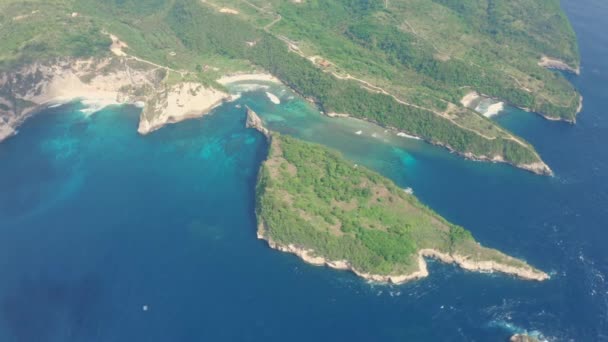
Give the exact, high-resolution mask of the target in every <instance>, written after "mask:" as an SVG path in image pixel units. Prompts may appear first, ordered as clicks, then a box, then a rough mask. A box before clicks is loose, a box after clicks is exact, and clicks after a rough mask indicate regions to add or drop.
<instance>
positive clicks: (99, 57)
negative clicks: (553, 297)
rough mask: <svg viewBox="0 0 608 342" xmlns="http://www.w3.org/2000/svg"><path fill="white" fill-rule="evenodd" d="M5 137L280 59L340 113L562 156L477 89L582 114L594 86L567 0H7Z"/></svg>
mask: <svg viewBox="0 0 608 342" xmlns="http://www.w3.org/2000/svg"><path fill="white" fill-rule="evenodd" d="M0 9H1V13H2V15H0V27H1V28H2V29H1V30H0V41H1V42H2V43H0V46H1V47H2V49H1V50H0V51H1V52H0V140H1V139H4V138H6V137H8V136H10V135H12V134H15V133H16V130H17V127H18V126H19V125H20V124H21V123H22V122H23V121H24V120H25V119H26V118H27V117H29V116H30V115H31V114H33V113H35V112H37V111H39V110H40V109H42V108H44V107H45V106H48V105H52V104H55V103H57V102H65V101H67V100H73V99H75V98H87V99H88V98H90V99H92V100H101V102H102V103H133V104H138V105H141V106H143V107H144V109H143V111H142V116H141V123H140V127H139V132H140V133H142V134H146V133H149V132H151V131H153V130H155V129H158V128H159V127H161V126H162V125H164V124H166V123H171V122H177V121H180V120H184V119H187V118H191V117H194V116H200V115H202V114H204V113H206V112H208V111H209V110H210V109H212V108H214V107H215V106H216V105H219V104H221V103H222V102H223V101H227V100H229V99H230V95H229V94H228V93H227V89H226V88H225V87H224V86H223V85H222V84H221V83H220V82H218V81H217V80H218V79H220V78H221V77H223V76H226V75H233V74H241V73H259V72H263V73H270V74H272V75H273V76H274V77H276V78H277V79H278V80H280V81H281V82H282V83H284V84H285V85H287V86H289V87H291V88H292V89H293V90H295V91H296V92H298V93H299V94H300V95H302V96H303V97H305V98H307V99H309V100H310V101H311V102H312V103H313V104H314V105H316V106H318V108H319V109H320V110H321V111H322V112H324V113H326V114H328V115H334V116H345V115H348V116H353V117H357V118H360V119H364V120H368V121H370V122H374V123H377V124H379V125H382V126H384V127H387V128H393V129H395V130H398V131H401V132H405V133H407V134H409V135H412V136H416V137H420V138H422V139H424V140H426V141H428V142H429V143H432V144H436V145H440V146H443V147H445V148H447V149H449V150H450V151H452V152H454V153H458V154H460V155H462V156H464V157H466V158H470V159H477V160H486V161H491V162H505V163H509V164H512V165H514V166H516V167H519V168H522V169H525V170H529V171H532V172H535V173H539V174H551V173H552V171H551V169H550V168H549V166H547V165H546V164H545V163H544V162H543V161H542V159H541V157H540V156H539V154H538V153H537V152H536V151H535V149H534V147H533V146H531V145H530V144H529V143H528V142H526V141H525V140H524V139H523V138H521V137H518V136H516V135H514V134H513V133H511V132H509V131H507V130H506V129H504V128H502V127H500V126H498V125H497V124H495V123H494V122H493V121H491V120H488V119H487V118H486V117H484V115H482V114H480V113H476V112H475V111H473V110H471V109H470V108H469V107H471V105H470V102H471V101H463V99H464V98H466V97H467V96H469V97H470V96H471V94H477V95H476V96H481V97H489V98H496V99H500V100H502V101H504V102H506V103H508V104H511V105H514V106H518V107H521V108H525V109H526V110H529V111H532V112H536V113H539V114H541V115H542V116H544V117H546V118H548V119H552V120H564V121H568V122H575V119H576V114H577V113H578V111H580V109H581V105H582V99H581V97H580V95H579V94H578V93H577V92H576V90H575V89H574V88H573V87H572V85H571V84H570V83H569V82H568V81H567V80H566V78H565V77H564V76H563V75H561V74H560V73H558V72H555V71H551V70H549V68H554V69H561V70H570V71H572V72H578V70H579V64H580V62H579V54H578V48H577V44H576V39H575V36H574V33H573V31H572V29H571V27H570V24H569V22H568V20H567V18H566V17H565V15H564V14H563V12H562V10H561V8H560V6H559V1H558V0H542V1H532V0H519V1H509V2H496V1H491V0H467V1H464V2H463V1H452V0H400V1H379V0H378V1H374V0H361V1H352V0H338V1H331V2H327V1H313V0H310V1H279V0H251V1H244V0H203V1H201V0H167V1H164V0H144V1H135V0H121V1H118V0H110V1H104V2H98V1H93V0H51V1H36V0H35V1H28V2H25V3H24V2H21V1H16V0H2V1H0Z"/></svg>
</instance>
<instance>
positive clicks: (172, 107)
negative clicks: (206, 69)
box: [137, 82, 230, 134]
mask: <svg viewBox="0 0 608 342" xmlns="http://www.w3.org/2000/svg"><path fill="white" fill-rule="evenodd" d="M229 99H230V95H228V94H226V93H224V92H221V91H218V90H215V89H213V88H206V87H204V86H203V85H202V84H200V83H195V82H184V83H179V84H176V85H173V86H171V87H169V88H168V89H163V90H161V91H159V92H157V94H156V96H155V98H154V100H153V103H150V104H149V106H147V107H144V112H143V113H142V116H141V118H140V120H139V128H138V129H137V131H138V132H139V133H141V134H146V133H149V132H151V131H154V130H156V129H158V128H160V127H162V126H164V125H165V124H167V123H175V122H179V121H182V120H186V119H189V118H194V117H199V116H202V115H203V114H205V113H207V112H209V111H210V110H211V109H213V108H215V107H217V106H218V105H220V104H222V103H223V102H224V101H227V100H229Z"/></svg>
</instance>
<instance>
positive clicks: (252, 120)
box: [245, 107, 270, 139]
mask: <svg viewBox="0 0 608 342" xmlns="http://www.w3.org/2000/svg"><path fill="white" fill-rule="evenodd" d="M246 110H247V121H246V123H245V127H247V128H253V129H255V130H257V131H258V132H260V133H262V134H264V136H265V137H266V138H267V139H270V132H269V131H268V129H267V128H266V127H264V123H263V122H262V119H260V117H259V116H258V114H257V113H256V112H254V111H253V109H251V108H249V107H247V108H246Z"/></svg>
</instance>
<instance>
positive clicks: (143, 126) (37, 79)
mask: <svg viewBox="0 0 608 342" xmlns="http://www.w3.org/2000/svg"><path fill="white" fill-rule="evenodd" d="M171 72H175V71H171V70H170V69H166V68H163V67H161V66H158V65H155V64H152V63H149V62H145V61H141V60H137V59H134V58H132V57H128V56H113V57H105V58H89V59H67V58H66V59H61V60H56V61H53V62H48V63H34V64H30V65H27V66H23V67H21V68H20V69H18V70H15V71H12V72H4V73H1V74H0V141H1V140H3V139H5V138H6V137H8V136H10V135H13V134H15V133H16V129H17V127H18V126H19V125H20V124H22V123H23V122H24V121H25V120H26V119H27V118H28V117H29V116H30V115H32V114H33V113H35V112H37V111H39V110H41V109H43V108H45V107H47V106H49V105H53V104H57V103H65V102H69V101H73V100H75V99H89V100H93V101H95V102H97V103H98V104H99V106H100V107H103V106H105V105H110V104H136V103H140V104H143V110H142V113H141V117H140V125H139V129H138V131H139V132H140V133H142V134H146V133H149V132H151V131H153V130H155V129H158V128H160V127H161V126H162V125H164V124H167V123H171V122H177V121H181V120H184V119H187V118H191V117H194V116H200V115H203V114H205V113H206V112H208V111H209V110H210V109H211V108H213V107H214V106H216V105H218V104H219V103H221V102H222V101H224V100H227V99H229V95H228V94H226V93H223V92H220V91H217V90H214V89H211V88H209V87H206V86H204V85H203V84H200V83H196V82H181V83H179V82H178V83H172V84H170V83H169V82H168V79H169V77H168V74H169V73H171Z"/></svg>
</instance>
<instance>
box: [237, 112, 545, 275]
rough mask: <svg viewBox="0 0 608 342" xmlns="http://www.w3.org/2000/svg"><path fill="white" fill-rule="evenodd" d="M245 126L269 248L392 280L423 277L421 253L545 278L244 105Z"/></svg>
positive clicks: (261, 232)
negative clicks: (255, 145) (256, 137)
mask: <svg viewBox="0 0 608 342" xmlns="http://www.w3.org/2000/svg"><path fill="white" fill-rule="evenodd" d="M247 126H248V127H252V128H255V129H257V130H258V131H260V132H261V133H262V134H264V135H265V136H266V138H267V139H268V142H269V152H268V158H267V159H266V161H265V162H264V163H263V165H262V167H261V169H260V173H259V176H258V183H257V189H256V194H257V205H256V208H257V209H256V214H257V218H258V238H260V239H263V240H266V241H267V242H268V244H269V245H270V247H272V248H274V249H278V250H280V251H283V252H288V253H292V254H295V255H297V256H299V257H300V258H302V259H303V260H304V261H306V262H308V263H311V264H313V265H325V266H328V267H331V268H335V269H340V270H350V271H352V272H354V273H355V274H357V275H358V276H360V277H363V278H365V279H368V280H372V281H378V282H390V283H393V284H401V283H404V282H406V281H410V280H415V279H420V278H423V277H426V276H427V275H428V271H427V267H426V262H425V260H424V258H425V257H429V258H435V259H438V260H440V261H442V262H444V263H451V264H456V265H458V266H460V267H461V268H463V269H466V270H469V271H478V272H501V273H505V274H509V275H512V276H516V277H520V278H522V279H528V280H537V281H542V280H546V279H548V278H549V276H548V275H547V274H546V273H544V272H542V271H539V270H537V269H535V268H534V267H532V266H530V265H528V264H527V263H525V262H524V261H521V260H518V259H515V258H512V257H510V256H507V255H505V254H503V253H501V252H499V251H497V250H494V249H490V248H485V247H482V246H481V245H480V244H479V243H477V242H476V241H475V240H474V239H473V237H472V235H471V233H470V232H469V231H467V230H465V229H464V228H462V227H460V226H457V225H454V224H451V223H449V222H447V221H446V220H445V219H443V218H442V217H441V216H439V215H438V214H436V213H435V212H433V211H432V210H431V209H429V208H428V207H426V206H424V205H423V204H422V203H420V202H419V201H418V200H417V199H416V198H415V197H414V196H413V195H412V194H410V193H408V191H406V190H405V189H401V188H399V187H397V186H396V185H395V184H394V183H393V182H391V181H390V180H388V179H386V178H385V177H383V176H381V175H379V174H378V173H375V172H373V171H370V170H368V169H366V168H365V167H362V166H359V165H357V164H354V163H352V162H350V161H348V160H346V159H345V158H344V157H342V156H341V155H340V154H339V153H338V152H336V151H333V150H330V149H328V148H326V147H323V146H321V145H317V144H313V143H308V142H304V141H301V140H298V139H296V138H292V137H289V136H285V135H280V134H277V133H272V132H269V131H268V130H267V129H266V128H265V127H264V126H263V125H262V120H261V119H260V118H259V117H258V116H257V115H256V113H255V112H253V111H252V110H251V109H249V108H248V109H247Z"/></svg>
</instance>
